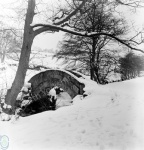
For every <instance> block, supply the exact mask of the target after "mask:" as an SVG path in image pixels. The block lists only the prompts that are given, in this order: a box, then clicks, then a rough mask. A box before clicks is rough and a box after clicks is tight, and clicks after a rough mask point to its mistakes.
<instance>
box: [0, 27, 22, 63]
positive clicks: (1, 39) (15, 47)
mask: <svg viewBox="0 0 144 150" xmlns="http://www.w3.org/2000/svg"><path fill="white" fill-rule="evenodd" d="M18 32H19V31H16V30H15V29H14V28H10V27H6V26H4V25H3V26H1V28H0V56H1V63H3V62H4V61H5V57H6V56H7V57H9V58H12V59H17V60H18V58H17V56H18V55H20V50H21V45H22V38H21V37H20V36H17V35H18Z"/></svg>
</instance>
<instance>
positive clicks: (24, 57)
mask: <svg viewBox="0 0 144 150" xmlns="http://www.w3.org/2000/svg"><path fill="white" fill-rule="evenodd" d="M74 2H76V5H75V8H73V9H70V10H69V11H67V13H66V14H64V15H62V16H61V17H60V18H59V19H56V20H54V22H53V23H52V24H45V23H37V24H32V23H33V19H34V16H35V15H36V14H35V12H34V11H35V7H36V3H35V0H28V8H27V13H26V19H25V25H24V35H23V44H22V48H21V55H20V60H19V66H18V69H17V73H16V76H15V79H14V81H13V84H12V87H11V89H9V90H8V92H7V95H6V100H5V102H6V104H9V105H11V106H12V111H11V113H13V112H14V110H15V107H14V105H15V101H16V97H17V95H18V93H19V91H20V90H21V88H22V86H23V84H24V80H25V76H26V71H27V68H28V65H29V58H30V53H31V47H32V43H33V40H34V38H35V37H36V36H37V35H39V34H40V33H43V32H46V31H50V32H58V31H64V32H68V33H72V34H75V35H80V36H85V37H93V36H99V35H106V36H109V37H110V38H113V39H115V40H117V41H118V42H120V43H121V44H124V45H126V46H128V47H129V48H131V49H133V50H137V51H141V52H143V51H142V50H141V49H138V48H137V47H133V46H131V45H130V43H129V41H128V40H124V39H120V38H118V37H115V35H113V34H110V33H105V32H99V33H97V32H90V33H88V32H84V33H82V32H77V31H73V30H70V29H68V28H65V27H64V26H65V23H66V22H68V21H69V20H70V19H72V17H73V16H74V15H75V14H76V13H77V12H79V11H80V10H81V8H82V7H83V6H84V5H85V4H86V3H89V2H90V0H89V1H87V0H75V1H74ZM62 11H63V10H62ZM3 111H4V112H6V113H10V110H9V109H8V108H7V109H4V108H3Z"/></svg>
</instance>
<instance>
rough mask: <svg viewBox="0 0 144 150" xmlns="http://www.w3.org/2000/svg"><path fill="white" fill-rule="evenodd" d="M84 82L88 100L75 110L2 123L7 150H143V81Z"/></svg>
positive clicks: (76, 104) (79, 102)
mask: <svg viewBox="0 0 144 150" xmlns="http://www.w3.org/2000/svg"><path fill="white" fill-rule="evenodd" d="M80 80H81V82H84V83H85V85H86V87H85V91H86V93H87V94H88V96H87V97H85V98H84V99H82V98H81V96H80V95H78V96H76V97H75V98H74V99H73V101H74V104H73V105H72V106H67V107H62V108H59V109H58V110H56V111H47V112H43V113H40V114H36V115H33V116H29V117H25V118H19V120H17V121H14V120H13V121H11V122H0V135H7V136H8V138H9V148H8V149H9V150H14V149H15V150H23V149H26V150H47V149H48V150H142V149H144V92H143V89H144V78H143V77H141V78H137V79H133V80H129V81H124V82H119V83H111V84H108V85H97V84H96V83H95V82H93V81H91V80H88V79H80Z"/></svg>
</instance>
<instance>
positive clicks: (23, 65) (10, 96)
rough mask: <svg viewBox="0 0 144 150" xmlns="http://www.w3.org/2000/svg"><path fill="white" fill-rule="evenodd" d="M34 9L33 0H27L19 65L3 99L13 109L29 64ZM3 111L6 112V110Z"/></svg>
mask: <svg viewBox="0 0 144 150" xmlns="http://www.w3.org/2000/svg"><path fill="white" fill-rule="evenodd" d="M34 9H35V0H29V1H28V9H27V14H26V20H25V26H24V38H23V45H22V49H21V56H20V60H19V66H18V69H17V73H16V76H15V79H14V82H13V84H12V87H11V89H9V90H8V92H7V95H6V100H5V102H6V104H8V105H11V106H12V108H13V109H15V108H14V105H15V101H16V98H17V95H18V93H19V92H20V90H21V88H22V86H23V84H24V80H25V76H26V71H27V68H28V65H29V58H30V53H31V46H32V43H33V39H34V32H33V29H32V28H31V26H30V24H31V23H32V21H33V17H34ZM5 112H6V113H7V111H5Z"/></svg>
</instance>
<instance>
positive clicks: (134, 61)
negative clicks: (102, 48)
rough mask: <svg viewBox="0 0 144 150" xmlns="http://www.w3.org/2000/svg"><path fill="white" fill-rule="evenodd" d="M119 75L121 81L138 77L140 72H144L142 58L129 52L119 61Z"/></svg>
mask: <svg viewBox="0 0 144 150" xmlns="http://www.w3.org/2000/svg"><path fill="white" fill-rule="evenodd" d="M119 63H120V73H121V78H122V79H123V80H126V79H131V78H135V77H136V76H140V72H141V71H144V56H138V55H136V54H134V53H132V52H129V53H128V54H126V55H125V56H124V57H122V58H120V59H119Z"/></svg>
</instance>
